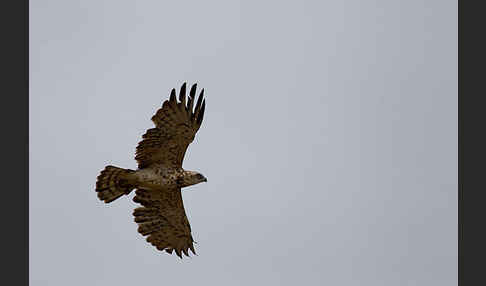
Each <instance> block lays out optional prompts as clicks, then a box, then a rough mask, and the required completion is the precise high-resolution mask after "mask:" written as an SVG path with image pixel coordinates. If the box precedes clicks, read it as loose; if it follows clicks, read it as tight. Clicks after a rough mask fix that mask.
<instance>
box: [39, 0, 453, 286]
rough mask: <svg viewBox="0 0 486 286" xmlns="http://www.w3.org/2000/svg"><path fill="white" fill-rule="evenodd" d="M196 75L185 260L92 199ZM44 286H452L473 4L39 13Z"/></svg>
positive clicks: (45, 8)
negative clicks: (463, 39) (462, 69)
mask: <svg viewBox="0 0 486 286" xmlns="http://www.w3.org/2000/svg"><path fill="white" fill-rule="evenodd" d="M184 81H187V82H188V84H192V83H193V82H197V83H198V84H199V86H200V87H204V88H205V90H206V97H207V106H206V115H205V121H204V124H203V126H202V127H201V129H200V130H199V132H198V134H197V136H196V139H195V141H194V142H193V144H191V145H190V146H189V150H188V152H187V153H186V158H185V160H184V167H185V168H186V169H189V170H197V171H200V172H202V173H203V174H204V175H205V176H206V177H208V183H205V184H200V185H196V186H192V187H189V188H187V189H185V190H183V198H184V203H185V207H186V213H187V215H188V218H189V221H190V223H191V226H192V231H193V236H194V239H195V240H196V241H197V242H198V243H197V244H196V250H197V252H198V254H199V256H195V257H193V258H191V259H184V260H182V261H181V260H180V259H179V258H177V257H176V256H169V255H167V254H165V253H160V252H158V251H156V250H155V249H154V248H153V247H152V246H151V245H149V244H148V243H146V242H145V240H144V238H143V237H142V236H141V235H140V234H139V233H138V232H137V225H136V224H135V222H133V217H132V210H133V208H134V207H136V206H137V205H136V204H135V203H134V202H132V201H131V198H132V197H133V194H132V195H130V196H129V197H123V198H121V199H119V200H117V201H115V202H113V203H111V204H109V205H104V204H103V203H102V202H100V201H99V200H98V199H97V197H96V194H95V191H94V186H95V181H96V177H97V175H98V174H99V172H100V171H101V170H102V169H103V168H104V167H105V166H106V165H108V164H113V165H116V166H120V167H124V168H132V169H135V168H136V162H135V160H134V152H135V148H136V145H137V143H138V142H139V141H140V139H141V136H142V134H143V133H145V131H146V129H148V128H151V127H152V126H153V124H152V122H151V121H150V118H151V116H152V115H153V114H154V112H155V111H156V110H157V109H158V108H159V107H160V106H161V104H162V102H163V100H165V99H167V98H168V96H169V91H170V89H172V88H173V87H177V88H178V87H179V86H180V85H181V84H182V83H183V82H184ZM30 283H31V285H34V286H41V285H49V286H51V285H52V286H55V285H63V286H64V285H142V283H147V284H153V283H156V284H164V285H196V284H197V285H370V286H371V285H372V286H379V285H387V286H389V285H427V286H430V285H441V286H448V285H456V284H457V1H449V0H447V1H444V0H441V1H439V0H436V1H433V0H430V1H423V0H407V1H405V0H403V1H398V0H386V1H385V0H380V1H378V0H375V1H358V0H330V1H229V0H226V1H180V0H179V1H115V0H110V1H108V0H104V1H100V0H96V1H95V0H83V1H81V0H79V1H73V0H69V1H67V0H62V1H61V0H50V1H47V0H35V1H30Z"/></svg>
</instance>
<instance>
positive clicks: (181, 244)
mask: <svg viewBox="0 0 486 286" xmlns="http://www.w3.org/2000/svg"><path fill="white" fill-rule="evenodd" d="M203 97H204V89H202V90H201V93H200V94H199V97H198V99H197V102H195V99H196V84H194V85H193V86H192V87H191V90H190V92H189V96H188V97H187V100H186V83H184V84H183V85H182V86H181V88H180V91H179V101H177V96H176V90H175V89H172V92H171V94H170V97H169V100H166V101H165V102H164V103H163V105H162V107H161V108H160V109H159V110H157V112H156V113H155V115H154V116H153V117H152V121H153V122H154V124H155V128H151V129H148V130H147V132H146V133H145V134H144V135H143V137H142V138H143V140H142V141H140V142H139V143H138V146H137V151H136V156H135V159H136V160H137V162H138V169H137V170H130V169H123V168H119V167H115V166H107V167H106V168H105V169H104V170H103V171H101V174H100V175H99V176H98V178H97V182H96V192H97V194H98V198H99V199H100V200H102V201H104V202H105V203H110V202H112V201H114V200H116V199H118V198H119V197H121V196H123V195H128V194H129V193H130V192H131V191H132V190H134V189H136V191H135V197H134V198H133V201H134V202H136V203H139V204H141V205H142V206H141V207H138V208H136V209H135V210H134V211H133V215H134V216H135V222H137V223H138V232H140V233H141V234H142V235H144V236H147V242H149V243H151V244H152V245H153V246H155V247H156V248H157V249H158V250H161V251H162V250H165V251H166V252H167V253H169V254H172V252H173V251H174V252H175V253H176V254H177V256H179V257H180V258H182V255H181V253H184V254H185V255H186V256H189V254H188V250H189V249H190V250H191V251H192V252H193V253H194V254H196V252H195V250H194V245H193V242H194V240H193V238H192V235H191V226H190V225H189V221H188V220H187V217H186V213H185V211H184V204H183V202H182V196H181V188H183V187H187V186H191V185H195V184H199V183H201V182H207V179H206V178H205V177H204V176H203V175H202V174H200V173H198V172H195V171H187V170H184V169H183V168H182V161H183V159H184V154H185V153H186V150H187V147H188V146H189V144H190V143H191V142H192V141H193V140H194V136H195V135H196V132H197V131H198V130H199V127H201V123H202V121H203V117H204V109H205V106H206V103H205V101H206V100H205V99H203ZM194 105H195V107H194Z"/></svg>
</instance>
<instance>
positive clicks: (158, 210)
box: [133, 188, 196, 258]
mask: <svg viewBox="0 0 486 286" xmlns="http://www.w3.org/2000/svg"><path fill="white" fill-rule="evenodd" d="M135 193H136V195H135V197H134V198H133V201H134V202H136V203H140V204H142V205H143V207H139V208H136V209H135V210H134V211H133V215H134V216H135V222H137V223H138V232H140V233H141V234H142V235H144V236H145V235H148V237H147V241H148V242H150V243H151V244H152V245H153V246H155V247H156V248H157V249H158V250H161V251H162V250H164V249H165V251H166V252H168V253H170V254H172V251H174V250H175V252H176V254H177V256H179V257H180V258H182V256H181V252H183V253H184V254H185V255H186V256H189V253H188V251H187V250H188V249H190V250H191V251H192V253H194V254H196V252H195V250H194V246H193V242H194V240H193V238H192V235H191V226H190V225H189V221H188V220H187V217H186V213H185V211H184V205H183V203H182V196H181V189H180V188H177V189H165V190H143V189H138V190H136V192H135Z"/></svg>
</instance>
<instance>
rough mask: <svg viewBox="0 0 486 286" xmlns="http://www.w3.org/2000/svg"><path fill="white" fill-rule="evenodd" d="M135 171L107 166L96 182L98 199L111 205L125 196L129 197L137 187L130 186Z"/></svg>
mask: <svg viewBox="0 0 486 286" xmlns="http://www.w3.org/2000/svg"><path fill="white" fill-rule="evenodd" d="M134 172H135V171H133V170H129V169H122V168H118V167H115V166H106V168H105V169H104V170H103V171H101V174H100V175H99V176H98V179H97V181H96V192H97V193H98V198H99V199H100V200H102V201H104V202H105V203H110V202H112V201H114V200H116V199H118V198H119V197H121V196H123V195H128V194H129V193H130V192H131V191H132V190H133V189H134V188H135V187H136V186H135V185H133V184H130V181H131V180H130V175H131V174H132V173H134Z"/></svg>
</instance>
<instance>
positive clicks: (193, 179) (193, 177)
mask: <svg viewBox="0 0 486 286" xmlns="http://www.w3.org/2000/svg"><path fill="white" fill-rule="evenodd" d="M177 181H178V182H177V184H178V185H179V187H181V188H182V187H187V186H192V185H196V184H199V183H202V182H207V181H208V179H206V177H204V176H203V175H202V174H200V173H198V172H194V171H184V172H183V173H182V176H181V177H180V178H179V179H178V180H177Z"/></svg>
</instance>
